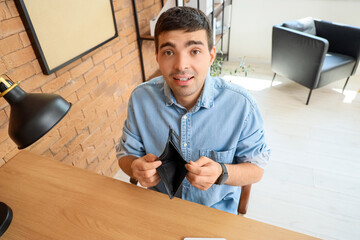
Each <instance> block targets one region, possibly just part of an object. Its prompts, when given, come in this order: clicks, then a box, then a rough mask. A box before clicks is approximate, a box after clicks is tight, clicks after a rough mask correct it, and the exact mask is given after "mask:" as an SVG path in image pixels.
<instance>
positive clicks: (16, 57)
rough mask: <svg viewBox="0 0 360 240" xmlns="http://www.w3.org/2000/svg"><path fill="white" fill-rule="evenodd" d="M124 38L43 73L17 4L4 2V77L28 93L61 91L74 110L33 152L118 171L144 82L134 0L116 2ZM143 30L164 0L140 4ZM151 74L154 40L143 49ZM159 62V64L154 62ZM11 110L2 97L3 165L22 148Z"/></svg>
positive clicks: (0, 55) (0, 34) (0, 39)
mask: <svg viewBox="0 0 360 240" xmlns="http://www.w3.org/2000/svg"><path fill="white" fill-rule="evenodd" d="M113 4H114V10H115V18H116V24H117V28H118V31H119V37H118V38H116V39H114V40H112V41H110V42H109V43H107V44H106V45H104V46H102V47H100V48H98V49H96V50H95V51H93V52H91V53H89V54H87V55H86V56H84V57H82V58H81V59H78V60H76V61H75V62H73V63H71V64H70V65H68V66H66V67H64V68H63V69H60V70H59V71H57V72H55V73H53V74H51V75H44V74H43V73H42V71H41V68H40V65H39V62H38V59H37V58H36V56H35V54H34V51H33V48H32V45H31V43H30V40H29V38H28V35H27V33H26V31H25V28H24V25H23V23H22V21H21V19H20V17H19V13H18V11H17V9H16V7H15V4H14V0H6V1H5V0H0V73H6V74H8V75H9V76H10V77H11V78H12V79H13V80H14V81H21V83H20V86H21V88H22V89H24V90H25V91H27V92H36V93H57V94H60V95H61V96H62V97H64V98H65V99H66V100H68V101H70V102H71V103H72V104H73V106H72V108H71V110H70V112H69V114H68V115H66V116H65V118H64V119H63V120H62V121H61V122H60V123H59V124H58V125H57V126H56V127H55V128H53V129H52V130H51V131H50V132H49V133H48V134H46V135H45V136H44V137H43V138H42V139H40V140H39V141H38V142H36V143H35V144H33V145H32V146H30V147H28V148H27V150H28V151H31V152H34V153H37V154H40V155H43V156H48V157H51V158H54V159H56V160H58V161H63V162H65V163H67V164H71V165H74V166H77V167H80V168H84V169H88V170H90V171H94V172H97V173H100V174H103V175H107V176H113V175H114V174H115V173H116V172H117V171H118V169H119V168H118V164H117V160H116V156H115V149H114V146H115V144H116V143H117V142H118V139H119V137H120V135H121V129H122V126H123V123H124V120H125V117H126V109H127V102H128V98H129V95H130V93H131V91H132V90H133V89H134V88H135V87H136V86H137V85H138V84H140V83H141V82H142V79H141V70H140V61H139V51H138V46H137V42H136V31H135V24H134V16H133V9H132V4H131V0H113ZM137 8H138V12H139V14H138V15H139V19H140V27H141V29H142V31H147V30H148V29H149V26H148V25H149V20H150V19H151V18H153V17H155V16H156V15H157V13H158V12H159V11H160V9H161V4H160V0H137ZM143 50H144V51H143V52H144V56H145V59H146V60H145V65H146V72H147V74H148V75H149V74H150V75H151V74H152V73H153V72H154V71H156V69H157V65H156V62H155V61H154V57H153V53H154V47H153V42H147V43H145V44H144V45H143ZM154 62H155V63H154ZM9 115H10V108H9V105H8V103H7V102H6V101H5V100H4V98H0V166H2V165H4V164H6V162H7V161H8V160H9V159H10V158H12V157H13V156H14V155H15V154H16V153H18V152H19V150H18V149H17V148H16V145H15V144H14V143H13V142H12V141H11V139H10V138H9V137H8V133H7V131H8V130H7V129H8V117H9Z"/></svg>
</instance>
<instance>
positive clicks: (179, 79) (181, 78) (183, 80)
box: [174, 76, 194, 82]
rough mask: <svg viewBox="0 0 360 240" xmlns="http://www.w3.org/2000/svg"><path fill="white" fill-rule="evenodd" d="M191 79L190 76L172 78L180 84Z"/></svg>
mask: <svg viewBox="0 0 360 240" xmlns="http://www.w3.org/2000/svg"><path fill="white" fill-rule="evenodd" d="M192 78H194V76H191V77H174V79H175V80H178V81H182V82H185V81H188V80H190V79H192Z"/></svg>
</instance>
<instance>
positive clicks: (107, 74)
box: [98, 67, 115, 83]
mask: <svg viewBox="0 0 360 240" xmlns="http://www.w3.org/2000/svg"><path fill="white" fill-rule="evenodd" d="M114 74H115V67H110V68H108V69H106V70H105V72H104V73H103V74H101V75H100V76H99V77H98V82H99V83H101V82H104V81H107V80H108V79H109V78H111V77H112V76H113V75H114Z"/></svg>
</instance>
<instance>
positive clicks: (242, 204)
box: [130, 178, 251, 215]
mask: <svg viewBox="0 0 360 240" xmlns="http://www.w3.org/2000/svg"><path fill="white" fill-rule="evenodd" d="M130 183H131V184H134V185H137V183H138V181H137V180H136V179H135V178H130ZM250 191H251V184H250V185H245V186H242V187H241V193H240V201H239V206H238V214H242V215H244V214H246V212H247V208H248V203H249V198H250Z"/></svg>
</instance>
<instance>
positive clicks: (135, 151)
mask: <svg viewBox="0 0 360 240" xmlns="http://www.w3.org/2000/svg"><path fill="white" fill-rule="evenodd" d="M115 149H116V157H117V159H120V158H122V157H124V156H128V155H131V156H135V157H142V156H144V155H145V149H144V145H143V142H142V140H141V137H140V133H139V131H138V127H137V124H136V117H135V114H134V108H133V99H132V98H130V100H129V105H128V113H127V119H126V121H125V123H124V127H123V132H122V136H121V138H120V141H119V143H118V144H117V145H116V146H115Z"/></svg>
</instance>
